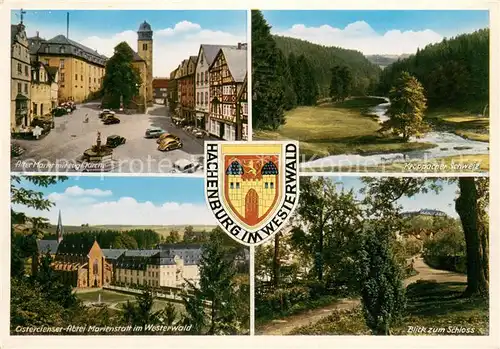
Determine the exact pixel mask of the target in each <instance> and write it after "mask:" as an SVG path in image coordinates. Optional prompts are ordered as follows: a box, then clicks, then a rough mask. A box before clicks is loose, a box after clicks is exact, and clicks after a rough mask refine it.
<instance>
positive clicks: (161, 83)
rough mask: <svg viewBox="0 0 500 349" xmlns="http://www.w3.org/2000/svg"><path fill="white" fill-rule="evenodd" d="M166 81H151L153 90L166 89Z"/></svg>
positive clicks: (158, 79) (162, 79)
mask: <svg viewBox="0 0 500 349" xmlns="http://www.w3.org/2000/svg"><path fill="white" fill-rule="evenodd" d="M168 81H169V79H167V78H155V79H153V88H162V87H164V88H166V87H168Z"/></svg>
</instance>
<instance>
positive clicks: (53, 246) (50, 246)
mask: <svg viewBox="0 0 500 349" xmlns="http://www.w3.org/2000/svg"><path fill="white" fill-rule="evenodd" d="M36 244H37V247H38V253H40V254H46V253H57V248H58V247H59V242H58V241H57V240H37V242H36Z"/></svg>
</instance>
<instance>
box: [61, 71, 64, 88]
mask: <svg viewBox="0 0 500 349" xmlns="http://www.w3.org/2000/svg"><path fill="white" fill-rule="evenodd" d="M61 82H64V73H61ZM61 87H63V86H61Z"/></svg>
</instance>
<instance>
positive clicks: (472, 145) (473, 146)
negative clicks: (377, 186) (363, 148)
mask: <svg viewBox="0 0 500 349" xmlns="http://www.w3.org/2000/svg"><path fill="white" fill-rule="evenodd" d="M377 98H383V99H384V100H385V101H386V102H384V103H381V104H378V105H376V106H375V107H372V108H371V109H370V111H369V112H368V113H369V114H371V115H375V116H377V117H378V120H379V123H382V122H384V121H386V120H387V119H388V118H389V117H388V116H387V115H386V112H387V109H388V108H389V106H390V105H391V104H390V102H389V99H388V98H385V97H377ZM410 142H422V143H433V144H435V147H434V148H430V149H424V150H412V151H408V152H404V153H402V152H399V153H383V154H374V155H367V156H362V155H357V154H342V155H332V156H327V157H323V158H320V159H316V160H312V161H308V162H304V163H302V164H301V168H303V169H304V168H309V169H313V168H315V169H318V168H328V167H350V166H353V167H356V166H359V167H365V166H378V165H382V164H391V163H396V162H407V161H410V160H429V159H436V158H443V157H447V156H457V155H479V154H488V153H489V143H487V142H479V141H473V140H469V139H466V138H463V137H460V136H458V135H456V134H454V133H451V132H447V131H432V132H429V133H427V134H425V135H424V136H423V137H421V138H411V139H410Z"/></svg>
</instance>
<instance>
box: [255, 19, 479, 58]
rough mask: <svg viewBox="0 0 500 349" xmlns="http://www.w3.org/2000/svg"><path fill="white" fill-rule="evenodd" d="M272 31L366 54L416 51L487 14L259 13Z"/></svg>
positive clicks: (471, 26)
mask: <svg viewBox="0 0 500 349" xmlns="http://www.w3.org/2000/svg"><path fill="white" fill-rule="evenodd" d="M263 14H264V17H265V18H266V20H267V22H268V23H269V24H270V25H271V26H272V32H273V33H274V34H278V35H285V36H291V37H295V38H299V39H303V40H307V41H310V42H313V43H317V44H321V45H326V46H339V47H344V48H349V49H355V50H358V51H361V52H363V53H365V54H402V53H414V52H416V50H417V48H422V47H425V46H426V45H427V44H430V43H435V42H439V41H441V40H442V39H443V38H444V37H450V36H456V35H458V34H462V33H469V32H473V31H475V30H477V29H481V28H487V27H488V26H489V12H488V11H487V10H432V11H430V10H371V11H347V10H336V11H314V10H311V11H283V10H280V11H263Z"/></svg>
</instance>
